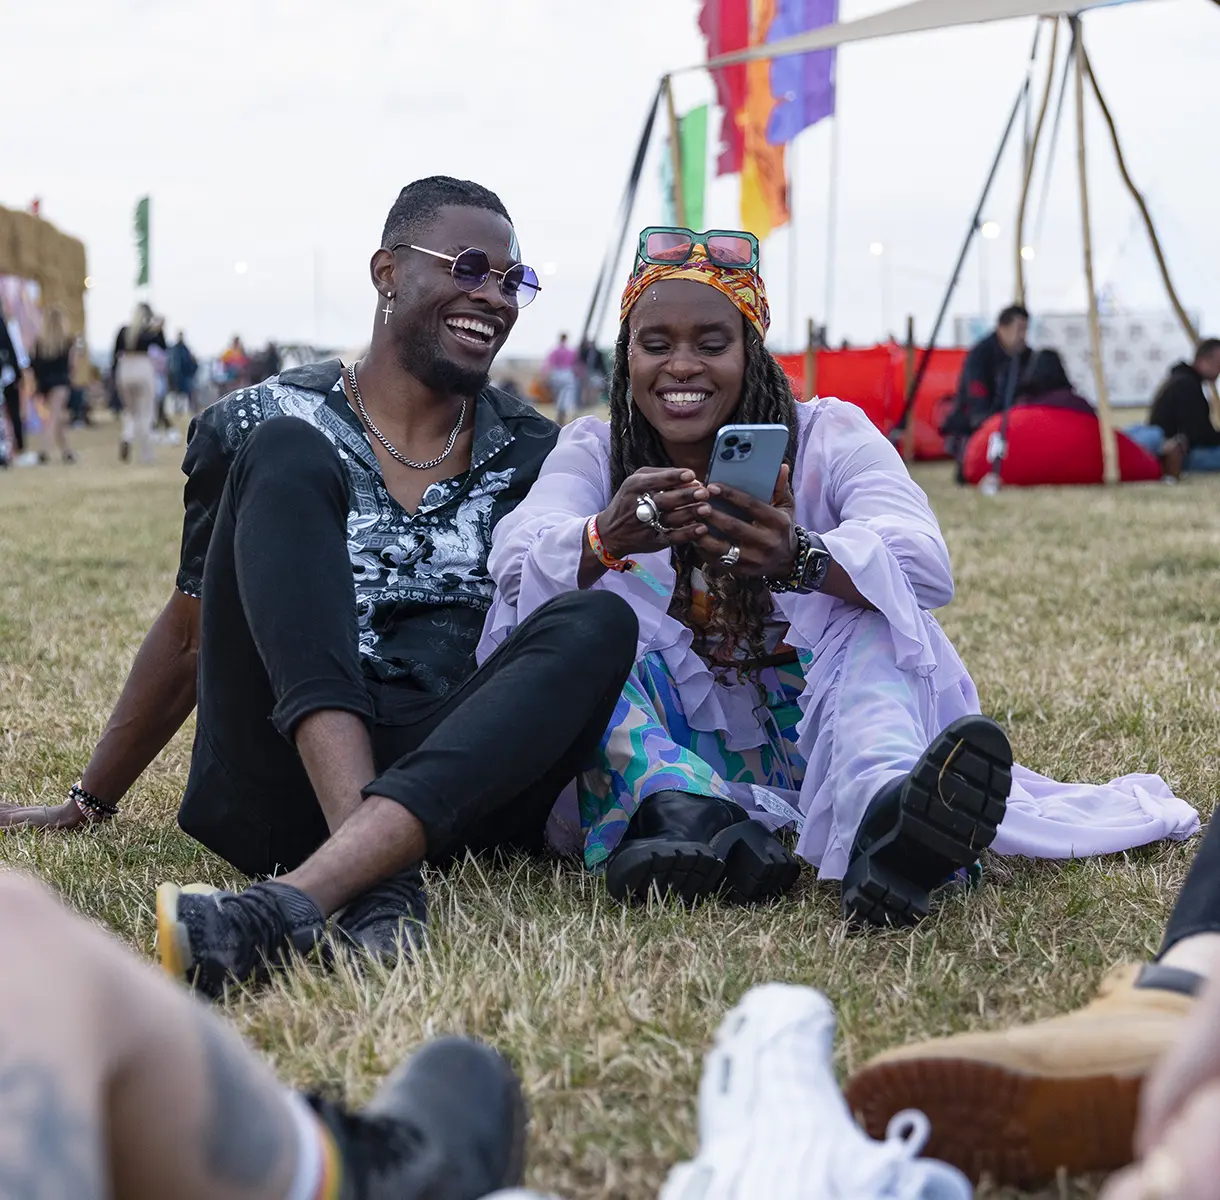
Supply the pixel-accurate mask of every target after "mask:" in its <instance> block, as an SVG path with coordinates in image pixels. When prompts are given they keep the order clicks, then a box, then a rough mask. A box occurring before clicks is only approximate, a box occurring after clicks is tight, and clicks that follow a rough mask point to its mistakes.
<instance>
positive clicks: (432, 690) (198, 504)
mask: <svg viewBox="0 0 1220 1200" xmlns="http://www.w3.org/2000/svg"><path fill="white" fill-rule="evenodd" d="M280 416H292V417H299V418H301V419H302V420H304V421H308V422H309V424H310V425H312V426H314V428H316V429H318V430H320V431H321V432H322V433H323V434H325V435H326V436H327V437H328V438H329V439H330V440H331V442H333V443H334V446H335V449H336V451H337V453H338V455H339V458H340V459H341V460H342V462H343V464H344V466H345V467H346V469H347V487H348V500H349V511H348V516H347V545H348V554H349V557H350V558H351V563H352V575H353V577H354V579H355V584H356V617H357V628H358V634H359V641H360V656H361V664H362V666H363V668H364V672H365V674H366V675H367V676H370V677H371V678H373V679H376V680H380V681H382V682H384V683H389V684H393V685H395V686H394V690H395V691H397V690H398V687H400V686H401V687H404V688H405V689H406V690H408V691H412V692H415V693H423V694H424V695H425V696H433V697H435V696H443V695H445V694H446V693H447V692H448V691H449V690H450V689H451V688H453V687H455V686H456V685H457V684H459V683H460V682H461V681H462V680H463V679H465V678H466V677H467V676H468V675H470V673H471V672H472V671H473V670H474V666H475V659H474V654H475V647H476V645H477V644H478V640H479V636H480V634H481V633H482V630H483V620H484V616H485V614H486V612H487V609H488V608H489V607H490V605H491V598H492V590H493V587H494V585H493V583H492V580H491V577H490V576H489V575H488V573H487V555H488V551H489V550H490V549H491V532H492V530H493V529H494V528H495V526H496V523H497V522H498V521H499V520H500V518H501V517H503V516H505V515H506V514H507V513H509V512H511V511H512V510H513V509H514V508H516V506H517V505H518V504H519V503H520V502H521V501H522V500H523V499H524V498H525V495H526V493H527V492H528V491H529V489H530V485H531V484H532V483H533V482H534V480H535V479H536V478H537V477H538V471H539V469H540V468H541V466H542V463H543V460H544V459H545V458H546V456H547V455H548V454H549V453H550V451H551V449H552V448H553V447H554V445H555V440H556V438H557V437H558V435H559V429H558V426H556V425H555V424H554V423H553V422H551V421H548V420H547V419H546V418H545V417H543V416H542V415H541V414H539V413H538V412H536V411H535V410H534V409H532V408H530V407H529V406H528V405H526V404H522V403H521V402H520V401H517V400H514V399H513V398H512V397H511V396H508V395H507V394H505V393H504V392H501V391H500V390H499V389H498V388H494V387H487V388H485V389H484V390H483V391H482V392H481V393H480V394H479V397H478V399H477V401H476V402H475V418H474V442H473V445H472V448H471V458H470V470H469V471H467V472H466V473H465V474H464V475H459V476H456V477H455V478H453V479H443V480H438V481H437V482H436V483H433V484H431V485H430V486H429V487H428V490H427V491H426V492H424V495H423V499H422V501H421V503H420V506H419V509H418V510H417V511H416V512H415V513H414V514H412V513H409V512H407V511H406V509H404V508H403V507H402V505H400V504H399V503H398V501H397V500H395V499H394V497H393V496H391V495H390V493H389V490H388V489H387V488H386V486H385V481H384V479H383V478H382V474H381V466H380V464H379V463H378V461H377V457H376V455H375V454H374V453H373V451H372V447H371V446H370V444H369V440H368V437H367V436H366V434H365V431H364V427H363V426H362V425H361V424H360V422H359V420H358V418H357V417H356V415H355V413H353V412H352V410H351V407H350V406H349V404H348V402H347V396H346V393H345V392H344V390H343V366H342V364H341V363H340V362H339V361H338V360H337V359H332V360H329V361H327V362H323V363H314V364H311V365H310V366H306V367H301V368H298V369H296V370H292V371H285V372H284V373H283V374H282V375H278V376H273V377H272V378H270V379H268V380H266V381H265V382H264V383H260V384H258V385H257V386H256V387H250V388H243V389H241V390H240V391H236V392H233V393H232V394H231V395H229V396H226V397H225V398H224V399H222V400H220V401H218V402H217V403H216V404H214V405H212V407H211V408H208V409H206V410H205V411H204V412H203V413H201V414H200V415H199V416H198V417H196V418H195V420H194V421H193V422H192V423H191V429H190V433H189V435H188V438H187V449H186V458H185V460H184V461H183V464H182V469H183V471H184V472H185V473H186V476H187V484H186V517H185V520H184V522H183V529H182V557H181V563H180V566H179V570H178V579H177V586H178V588H179V590H180V591H182V592H185V593H186V594H187V595H188V596H197V597H198V596H201V594H202V591H203V564H204V559H205V558H206V556H207V550H208V543H209V541H210V540H211V536H212V528H213V525H214V523H215V519H216V513H217V511H218V510H219V508H220V500H221V496H222V495H223V493H224V485H225V480H226V478H227V476H228V472H229V466H230V464H231V463H232V461H233V458H234V456H235V455H236V454H237V451H238V450H239V449H240V448H241V445H242V443H243V442H244V441H245V439H246V438H247V436H249V434H250V433H251V432H252V431H253V430H254V429H255V428H256V427H257V426H258V425H260V424H261V423H262V422H263V421H266V420H270V419H272V418H274V417H280Z"/></svg>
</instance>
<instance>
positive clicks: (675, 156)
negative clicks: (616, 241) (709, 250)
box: [665, 75, 686, 225]
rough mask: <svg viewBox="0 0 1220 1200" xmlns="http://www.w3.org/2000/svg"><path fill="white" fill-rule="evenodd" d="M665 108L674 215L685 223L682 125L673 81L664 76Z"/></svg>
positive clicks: (679, 222)
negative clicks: (675, 99)
mask: <svg viewBox="0 0 1220 1200" xmlns="http://www.w3.org/2000/svg"><path fill="white" fill-rule="evenodd" d="M665 109H666V112H668V114H669V160H670V164H671V166H672V170H673V177H674V182H673V188H674V215H675V216H676V217H677V218H678V224H679V225H685V224H686V188H685V187H683V179H682V127H681V126H680V125H679V124H678V110H677V109H676V108H675V107H674V81H673V80H672V79H671V78H670V77H669V76H668V75H666V76H665Z"/></svg>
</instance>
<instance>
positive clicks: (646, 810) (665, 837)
mask: <svg viewBox="0 0 1220 1200" xmlns="http://www.w3.org/2000/svg"><path fill="white" fill-rule="evenodd" d="M800 869H801V868H800V863H798V862H797V860H796V859H795V858H793V856H792V855H791V854H789V853H788V851H787V850H786V849H784V846H783V845H782V843H781V842H780V841H779V840H778V839H777V838H776V837H775V835H774V834H773V833H771V832H770V831H769V830H767V829H766V828H765V827H764V826H763V825H760V824H759V823H758V822H757V821H753V820H751V819H750V816H749V814H748V813H747V812H746V810H745V809H744V808H742V807H741V805H739V804H734V803H733V801H731V800H722V799H720V798H719V797H716V796H693V795H690V794H689V793H687V792H679V791H670V790H666V791H661V792H655V793H653V795H651V796H648V797H647V798H646V799H645V800H644V801H643V802H642V803H641V804H640V806H639V808H637V809H636V811H635V813H634V814H633V815H632V818H631V821H630V823H629V824H628V826H627V831H626V833H624V835H623V840H622V841H621V842H620V843H619V844H618V846H617V847H616V848H615V850H614V853H613V854H611V856H610V858H609V859H608V860H607V863H606V889H607V890H608V891H609V893H610V895H612V896H613V897H614V898H615V899H616V900H643V899H645V898H646V897H647V896H648V894H649V893H650V892H652V891H654V890H655V891H657V892H660V893H661V894H664V893H666V892H672V893H673V894H675V895H677V896H678V897H679V898H680V899H681V900H682V901H683V903H685V904H691V903H693V902H694V901H696V900H698V899H699V898H701V897H703V896H709V895H712V894H713V893H715V892H718V891H723V892H724V895H725V897H726V898H727V899H729V900H733V901H736V902H737V903H740V904H745V903H750V902H753V901H762V900H770V899H772V898H774V897H775V896H779V895H782V894H783V893H784V892H786V891H788V889H789V888H791V887H792V885H793V884H794V883H795V882H796V879H797V876H798V875H799V874H800Z"/></svg>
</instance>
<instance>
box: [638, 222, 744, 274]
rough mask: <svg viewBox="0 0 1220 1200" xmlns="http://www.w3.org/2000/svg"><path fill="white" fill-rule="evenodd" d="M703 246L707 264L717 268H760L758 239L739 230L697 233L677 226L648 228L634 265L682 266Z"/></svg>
mask: <svg viewBox="0 0 1220 1200" xmlns="http://www.w3.org/2000/svg"><path fill="white" fill-rule="evenodd" d="M696 246H702V247H703V252H704V254H706V255H707V257H708V261H709V262H712V263H715V265H716V266H718V267H736V268H739V269H741V270H750V269H752V268H754V267H757V266H758V238H756V237H755V236H754V235H753V234H752V233H745V232H743V231H742V230H737V229H709V230H708V231H707V232H706V233H695V232H694V230H692V229H683V228H681V227H680V226H677V225H649V226H648V228H647V229H645V230H644V231H643V233H641V234H640V245H639V249H638V250H636V256H635V265H636V266H637V267H638V266H639V265H640V263H652V264H655V265H657V266H681V265H682V264H683V263H684V262H686V261H687V260H688V259H689V258H690V256H691V255H692V254H694V252H695V247H696Z"/></svg>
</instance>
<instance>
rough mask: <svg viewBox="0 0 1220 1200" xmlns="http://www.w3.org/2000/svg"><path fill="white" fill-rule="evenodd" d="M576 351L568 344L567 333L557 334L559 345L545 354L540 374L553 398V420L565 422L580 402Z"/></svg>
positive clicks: (571, 416) (572, 414)
mask: <svg viewBox="0 0 1220 1200" xmlns="http://www.w3.org/2000/svg"><path fill="white" fill-rule="evenodd" d="M576 366H577V356H576V351H575V350H573V349H572V347H571V346H569V345H568V335H567V334H566V333H561V334H560V335H559V345H558V346H556V347H555V349H554V350H552V351H551V352H550V354H548V355H547V356H546V361H545V362H544V363H543V364H542V374H543V376H544V377H545V378H546V383H547V387H549V388H550V389H551V395H552V397H553V398H554V400H555V420H556V421H558V422H559V424H560V425H564V424H566V423H567V422H568V421H570V420H571V419H572V418H573V417H574V416H575V415H576V407H577V405H578V404H579V403H580V377H579V376H578V375H577V374H576Z"/></svg>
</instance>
